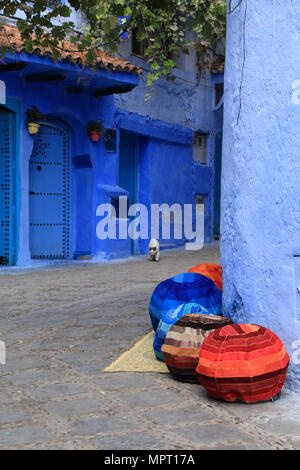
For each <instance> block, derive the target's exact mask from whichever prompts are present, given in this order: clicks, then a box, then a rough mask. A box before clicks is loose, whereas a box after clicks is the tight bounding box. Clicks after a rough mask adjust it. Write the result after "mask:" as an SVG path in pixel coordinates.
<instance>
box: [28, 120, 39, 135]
mask: <svg viewBox="0 0 300 470" xmlns="http://www.w3.org/2000/svg"><path fill="white" fill-rule="evenodd" d="M39 128H40V125H39V124H37V123H36V122H29V123H28V132H29V134H37V133H38V131H39Z"/></svg>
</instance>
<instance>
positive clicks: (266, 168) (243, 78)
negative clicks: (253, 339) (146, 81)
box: [221, 0, 300, 388]
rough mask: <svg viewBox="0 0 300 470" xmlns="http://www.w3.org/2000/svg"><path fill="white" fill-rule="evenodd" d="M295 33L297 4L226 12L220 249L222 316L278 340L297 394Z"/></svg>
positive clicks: (245, 5)
mask: <svg viewBox="0 0 300 470" xmlns="http://www.w3.org/2000/svg"><path fill="white" fill-rule="evenodd" d="M236 3H237V2H233V5H232V6H233V7H234V6H235V4H236ZM299 27H300V7H299V2H296V1H291V2H286V1H285V0H271V1H270V0H251V1H249V0H248V2H247V1H246V0H243V1H242V3H241V6H240V7H239V8H237V9H236V10H235V12H233V13H232V14H229V15H228V37H227V47H226V53H227V56H226V60H227V65H226V76H225V114H224V141H223V175H222V244H221V254H222V267H223V276H224V288H223V301H224V313H225V314H227V315H230V316H231V317H232V318H233V319H234V320H236V321H241V322H253V323H258V324H261V325H264V326H266V327H269V328H271V329H272V330H273V331H274V332H275V333H277V334H278V335H279V336H280V337H281V338H282V340H283V342H284V344H285V346H286V348H287V350H288V352H289V353H290V355H291V366H290V369H289V372H288V380H289V383H290V384H292V385H293V386H294V387H297V388H300V387H299V384H300V382H299V379H300V369H299V349H300V348H299V345H300V343H299V339H300V323H299V320H300V318H299V306H300V304H299V295H300V294H299V293H297V290H296V287H297V286H299V285H300V270H299V274H298V277H297V272H296V270H295V268H294V264H295V263H296V261H297V260H296V259H295V258H294V256H295V255H299V254H300V236H299V234H300V185H299V175H300V158H299V154H300V148H299V123H300V104H298V103H299V88H300V86H299V83H300V82H299V83H298V92H297V87H296V85H297V84H296V83H295V81H296V80H300V64H299V60H297V57H299V54H300V40H299V38H300V36H299ZM244 44H245V49H244ZM244 57H245V60H244ZM240 90H241V91H240ZM239 113H240V115H239ZM238 118H239V119H238ZM298 259H299V258H298ZM297 312H298V314H297ZM297 342H298V343H297Z"/></svg>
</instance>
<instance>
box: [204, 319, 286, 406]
mask: <svg viewBox="0 0 300 470" xmlns="http://www.w3.org/2000/svg"><path fill="white" fill-rule="evenodd" d="M288 366H289V356H288V354H287V352H286V349H285V347H284V345H283V344H282V342H281V340H280V339H279V338H278V336H276V335H275V333H273V332H272V331H270V330H268V329H267V328H264V327H263V326H258V325H245V324H234V325H228V326H224V327H223V328H220V329H218V330H215V331H213V332H212V333H210V334H209V336H207V338H205V340H204V341H203V343H202V346H201V349H200V354H199V363H198V366H197V369H196V373H197V377H198V380H199V382H200V384H201V385H203V387H205V388H206V390H207V391H208V392H209V393H210V395H211V396H213V397H214V398H218V399H223V400H226V401H231V402H233V401H235V400H241V401H243V402H245V403H255V402H258V401H262V400H269V399H271V398H273V397H274V396H275V395H277V394H278V393H279V392H280V390H281V389H282V387H283V385H284V381H285V377H286V374H287V370H288Z"/></svg>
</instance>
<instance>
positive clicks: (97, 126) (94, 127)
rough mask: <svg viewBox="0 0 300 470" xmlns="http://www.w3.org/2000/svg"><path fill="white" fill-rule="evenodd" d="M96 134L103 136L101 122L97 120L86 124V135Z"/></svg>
mask: <svg viewBox="0 0 300 470" xmlns="http://www.w3.org/2000/svg"><path fill="white" fill-rule="evenodd" d="M93 131H94V132H97V134H103V133H104V126H103V122H102V121H100V120H98V121H89V122H88V124H87V133H88V135H89V134H90V133H91V132H93Z"/></svg>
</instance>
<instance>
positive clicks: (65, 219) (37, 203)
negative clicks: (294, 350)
mask: <svg viewBox="0 0 300 470" xmlns="http://www.w3.org/2000/svg"><path fill="white" fill-rule="evenodd" d="M29 178H30V180H29V202H30V205H29V214H30V216H29V222H30V251H31V257H32V258H48V259H64V258H69V256H70V253H69V251H70V130H69V127H68V126H67V125H66V124H65V123H63V122H62V121H58V120H56V121H51V122H49V123H47V124H42V125H41V126H40V129H39V132H38V134H37V135H36V137H35V140H34V145H33V151H32V154H31V158H30V169H29Z"/></svg>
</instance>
